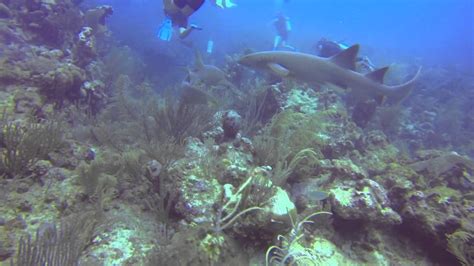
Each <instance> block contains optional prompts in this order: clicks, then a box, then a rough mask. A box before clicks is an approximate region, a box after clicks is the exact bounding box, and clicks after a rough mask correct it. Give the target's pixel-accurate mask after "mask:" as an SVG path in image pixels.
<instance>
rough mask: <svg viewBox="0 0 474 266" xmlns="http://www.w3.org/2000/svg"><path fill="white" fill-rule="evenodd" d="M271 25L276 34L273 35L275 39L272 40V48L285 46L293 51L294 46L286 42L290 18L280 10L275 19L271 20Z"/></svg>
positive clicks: (283, 47) (289, 29)
mask: <svg viewBox="0 0 474 266" xmlns="http://www.w3.org/2000/svg"><path fill="white" fill-rule="evenodd" d="M273 25H274V26H275V29H276V31H277V36H275V40H274V41H273V50H279V49H285V48H286V49H288V50H292V51H294V50H295V48H294V47H293V46H290V45H288V44H287V43H286V42H287V41H288V35H289V33H290V31H291V22H290V19H289V18H288V17H285V16H284V15H283V13H282V12H279V13H278V14H277V16H276V18H275V20H273Z"/></svg>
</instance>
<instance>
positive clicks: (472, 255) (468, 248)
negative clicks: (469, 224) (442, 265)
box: [446, 230, 474, 266]
mask: <svg viewBox="0 0 474 266" xmlns="http://www.w3.org/2000/svg"><path fill="white" fill-rule="evenodd" d="M446 237H447V240H448V251H449V252H450V253H451V254H453V255H454V256H456V258H457V259H458V261H459V263H461V264H462V265H466V266H467V265H474V248H473V247H474V235H473V234H472V233H469V232H466V231H460V230H458V231H456V232H454V233H452V234H449V235H447V236H446Z"/></svg>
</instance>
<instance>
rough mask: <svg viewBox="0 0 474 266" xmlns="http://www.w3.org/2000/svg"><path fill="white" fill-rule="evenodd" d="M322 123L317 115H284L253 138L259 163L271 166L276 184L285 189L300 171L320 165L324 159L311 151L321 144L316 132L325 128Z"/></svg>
mask: <svg viewBox="0 0 474 266" xmlns="http://www.w3.org/2000/svg"><path fill="white" fill-rule="evenodd" d="M321 120H322V119H321V117H320V115H316V114H315V115H311V116H309V117H308V116H305V115H303V114H300V113H296V112H293V111H284V112H281V113H280V114H278V115H277V116H276V117H274V118H273V120H272V121H271V123H270V124H269V125H267V126H266V127H265V128H264V129H263V130H262V132H261V134H259V135H257V136H256V137H255V138H254V147H255V153H256V159H257V162H258V163H259V164H261V165H262V164H264V165H270V166H272V168H273V171H272V181H273V183H275V184H276V185H283V184H285V183H286V181H287V179H288V177H289V176H290V175H291V173H292V172H293V171H294V170H295V169H296V168H297V167H300V168H305V166H308V165H311V166H314V165H315V164H317V162H318V160H319V158H321V156H322V155H321V154H320V152H319V151H318V150H315V149H313V148H312V147H317V146H318V144H319V143H320V141H319V139H318V138H319V137H318V135H317V134H315V132H317V131H318V128H322V127H323V126H324V125H322V123H321Z"/></svg>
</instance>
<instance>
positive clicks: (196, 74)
mask: <svg viewBox="0 0 474 266" xmlns="http://www.w3.org/2000/svg"><path fill="white" fill-rule="evenodd" d="M189 78H190V82H191V83H192V84H195V83H196V82H198V83H203V84H204V85H206V86H217V85H224V86H230V85H231V84H230V82H229V81H228V80H227V79H226V74H225V73H224V71H222V70H221V69H219V68H218V67H216V66H213V65H206V64H204V63H203V61H202V57H201V54H200V53H199V52H198V51H197V50H196V51H195V62H194V69H193V70H191V71H189Z"/></svg>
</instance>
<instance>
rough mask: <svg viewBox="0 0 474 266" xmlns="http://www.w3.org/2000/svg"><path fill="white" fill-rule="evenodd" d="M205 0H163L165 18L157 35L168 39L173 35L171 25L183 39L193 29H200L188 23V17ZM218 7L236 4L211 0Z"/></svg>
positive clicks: (225, 0) (226, 0) (221, 0)
mask: <svg viewBox="0 0 474 266" xmlns="http://www.w3.org/2000/svg"><path fill="white" fill-rule="evenodd" d="M204 1H205V0H163V8H164V12H165V16H166V19H165V21H164V22H163V24H162V25H161V26H160V30H159V32H158V37H159V38H160V39H161V40H164V41H170V40H171V37H172V36H173V27H177V28H178V29H179V38H180V39H184V38H186V37H188V36H189V34H190V33H191V32H192V31H194V30H202V28H201V27H198V26H197V25H195V24H190V25H189V23H188V18H189V17H190V16H191V15H192V14H194V13H195V12H196V11H198V10H199V8H201V6H202V5H203V4H204ZM212 3H213V4H214V5H216V6H218V7H220V8H231V7H234V6H236V4H235V3H233V2H232V1H231V0H212Z"/></svg>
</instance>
